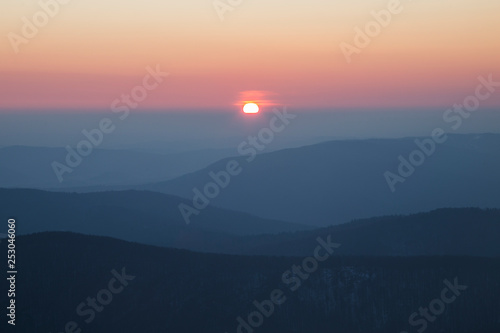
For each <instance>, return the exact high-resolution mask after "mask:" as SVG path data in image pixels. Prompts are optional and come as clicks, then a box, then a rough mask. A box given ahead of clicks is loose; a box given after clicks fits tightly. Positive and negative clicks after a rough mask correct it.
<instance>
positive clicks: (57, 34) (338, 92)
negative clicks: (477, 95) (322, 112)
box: [0, 0, 500, 112]
mask: <svg viewBox="0 0 500 333" xmlns="http://www.w3.org/2000/svg"><path fill="white" fill-rule="evenodd" d="M45 1H49V0H45ZM387 3H388V1H367V0H356V1H348V0H331V1H325V0H310V1H299V0H243V1H242V4H241V5H239V6H237V7H236V8H234V10H233V11H231V12H227V13H226V15H225V20H224V21H221V20H220V19H219V17H218V15H217V12H216V11H215V9H214V7H213V5H212V0H189V1H180V0H175V1H173V0H163V1H159V0H142V1H138V0H135V1H132V0H109V1H105V2H104V1H97V0H85V1H83V0H72V1H70V3H69V4H66V5H61V9H60V12H59V13H58V14H57V15H55V17H53V18H51V19H50V20H49V22H48V24H47V25H46V26H45V27H43V28H40V31H39V33H38V34H37V35H36V36H35V37H34V38H33V39H31V40H30V41H29V43H28V44H25V45H20V47H19V49H20V52H19V53H18V54H16V53H15V52H14V50H13V48H12V46H11V45H10V42H9V39H8V38H7V35H8V34H9V33H10V32H14V33H17V34H20V33H21V27H22V25H23V23H22V21H21V18H22V17H23V16H26V17H28V18H29V19H31V17H32V16H33V14H34V13H36V12H37V11H38V10H40V7H39V5H38V1H31V0H29V1H28V0H25V1H19V0H2V1H1V2H0V35H1V36H3V37H2V38H1V39H0V59H1V61H0V87H1V88H2V89H0V109H1V110H4V112H5V111H6V110H16V109H17V110H20V109H31V110H46V109H62V110H67V109H99V110H103V109H108V108H109V107H110V104H111V102H112V101H113V100H114V99H115V98H117V97H119V96H120V95H121V94H123V93H128V92H130V89H131V88H132V87H134V86H135V85H137V84H139V83H141V81H142V78H143V76H144V75H145V74H146V71H145V67H147V66H151V67H155V65H156V64H159V65H160V66H161V68H162V69H163V70H164V71H167V72H169V73H170V76H169V77H168V78H167V79H166V81H165V82H164V83H163V84H162V85H161V86H160V87H159V88H158V89H156V90H155V91H153V92H152V93H151V94H150V95H149V96H148V98H147V99H146V100H145V101H144V102H143V103H142V104H141V105H140V108H145V109H146V108H155V109H164V110H169V109H172V110H173V109H209V108H210V109H213V108H220V109H228V110H230V109H231V108H235V105H238V103H240V102H241V101H243V100H247V99H248V100H252V99H255V100H257V99H259V100H262V101H266V103H267V104H269V105H272V104H283V105H288V106H295V107H301V108H310V109H315V108H327V109H332V110H333V109H336V108H346V107H347V108H349V107H352V108H356V107H361V108H374V109H375V108H385V107H398V108H399V107H401V108H414V107H448V106H450V105H452V104H454V103H459V102H461V101H462V100H463V98H464V97H466V96H467V95H470V94H472V93H473V92H474V88H475V87H476V85H477V77H478V76H479V75H488V74H490V73H491V74H493V75H494V77H496V78H497V79H498V80H500V61H499V59H500V38H499V36H498V33H499V32H500V20H498V15H499V13H500V2H499V1H498V0H475V1H471V0H439V1H436V0H418V1H415V0H413V1H408V0H402V1H401V3H402V5H403V8H404V9H403V12H402V13H401V14H398V15H396V16H394V17H393V20H392V22H391V23H390V24H389V26H388V27H386V28H384V29H383V30H382V32H381V34H380V35H379V36H377V37H374V38H373V41H372V43H371V44H370V46H368V47H367V48H366V49H364V50H362V51H361V54H359V55H355V56H353V61H352V63H351V64H348V63H347V62H346V60H345V58H344V56H343V54H342V52H341V50H340V47H339V44H340V43H341V42H347V43H352V42H353V39H354V31H353V28H354V27H355V26H359V27H364V25H365V24H366V23H367V22H369V21H371V20H372V18H371V16H370V12H371V11H372V10H377V11H378V10H381V9H384V8H386V7H387ZM252 92H255V97H253V96H252V94H253V93H252ZM499 95H500V94H497V95H496V96H495V97H492V98H491V99H490V100H488V101H487V103H485V104H483V106H490V107H491V106H493V107H496V106H499V105H500V96H499Z"/></svg>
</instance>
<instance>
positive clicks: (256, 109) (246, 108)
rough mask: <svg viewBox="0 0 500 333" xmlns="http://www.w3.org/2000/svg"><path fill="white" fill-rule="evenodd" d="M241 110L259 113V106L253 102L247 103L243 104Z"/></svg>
mask: <svg viewBox="0 0 500 333" xmlns="http://www.w3.org/2000/svg"><path fill="white" fill-rule="evenodd" d="M243 112H245V113H259V106H258V105H257V104H255V103H247V104H245V106H243Z"/></svg>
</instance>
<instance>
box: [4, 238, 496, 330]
mask: <svg viewBox="0 0 500 333" xmlns="http://www.w3.org/2000/svg"><path fill="white" fill-rule="evenodd" d="M16 244H17V258H16V263H17V266H18V271H19V273H18V275H17V280H16V287H15V288H16V304H17V307H16V327H15V328H7V329H4V328H2V332H18V333H42V332H43V333H47V332H52V333H55V332H57V333H59V332H80V331H79V329H81V332H93V333H101V332H102V333H104V332H106V333H108V332H120V333H135V332H143V333H149V332H151V333H157V332H176V333H192V332H200V331H203V332H207V333H212V332H213V333H221V332H228V333H230V332H238V330H237V327H238V322H237V318H238V317H241V318H242V320H244V321H245V325H249V324H248V322H249V321H250V322H252V323H253V324H255V325H256V326H258V327H255V328H253V327H251V326H246V327H247V329H244V328H241V329H240V330H239V332H245V333H248V332H262V333H268V332H269V333H277V332H278V333H310V332H314V333H331V332H338V333H353V332H372V333H387V332H402V331H407V332H417V330H418V329H423V328H424V327H425V328H426V330H425V331H426V332H453V333H498V332H499V331H500V324H499V318H500V302H499V301H498V295H500V283H499V281H500V259H485V258H471V257H416V258H368V257H330V258H328V259H326V260H325V261H323V262H320V263H319V264H318V267H317V268H316V269H313V270H311V273H309V275H308V276H307V277H305V278H303V277H301V276H302V275H303V274H304V271H303V270H302V271H301V272H300V274H299V273H297V274H295V275H294V276H292V274H287V277H288V278H290V279H291V278H292V277H295V279H296V280H298V281H301V285H300V286H299V287H298V288H297V289H296V290H295V291H291V287H292V286H295V285H297V283H296V282H295V283H289V282H284V281H283V279H282V275H283V273H285V272H287V271H288V270H291V269H292V266H293V265H303V263H304V262H305V261H303V258H269V257H243V256H228V255H213V254H199V253H192V252H188V251H184V250H172V249H165V248H158V247H152V246H146V245H139V244H133V243H127V242H124V241H118V240H114V239H110V238H102V237H94V236H83V235H76V234H69V233H43V234H36V235H31V236H22V237H19V238H18V239H17V241H16ZM0 248H1V249H2V252H3V253H6V243H5V242H2V244H1V245H0ZM310 250H311V251H310V254H309V255H310V256H312V255H313V253H314V250H315V248H314V247H313V248H311V249H310ZM326 253H327V252H326V250H321V251H320V252H318V254H320V255H321V256H323V255H325V254H326ZM306 265H310V263H309V264H306ZM308 267H309V268H311V267H313V266H308ZM313 268H314V267H313ZM301 274H302V275H301ZM3 281H4V282H3V283H2V284H1V285H2V289H3V290H7V285H6V281H5V279H4V280H3ZM275 290H280V291H281V293H278V294H279V296H280V297H277V295H278V294H276V292H277V291H275ZM273 291H275V294H274V299H275V300H280V301H281V302H278V303H279V305H277V304H275V305H273V306H272V307H271V306H269V303H268V302H266V300H268V299H269V298H270V295H271V294H272V293H273ZM0 300H1V302H2V304H6V301H7V300H6V293H2V294H1V296H0ZM254 301H257V302H256V303H257V305H255V304H253V303H254ZM262 304H264V307H263V308H262V307H261V305H262ZM258 308H261V310H258ZM271 309H272V310H271ZM4 311H5V310H4ZM256 311H261V312H264V313H265V315H262V314H259V312H256ZM249 315H250V318H249ZM409 318H410V320H412V322H413V323H414V324H413V325H411V324H410V323H409ZM425 318H427V319H425ZM5 322H6V320H5V316H4V319H3V320H2V323H1V325H2V327H4V325H5ZM257 324H260V325H257ZM242 327H244V326H242ZM422 332H423V330H422Z"/></svg>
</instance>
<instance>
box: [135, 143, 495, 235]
mask: <svg viewBox="0 0 500 333" xmlns="http://www.w3.org/2000/svg"><path fill="white" fill-rule="evenodd" d="M499 147H500V135H497V134H481V135H475V134H474V135H451V134H448V139H447V141H446V142H445V143H443V144H441V145H437V146H436V150H435V152H434V153H433V154H432V155H431V156H430V157H427V158H426V159H425V162H424V163H423V164H422V165H421V166H419V167H417V168H415V169H416V170H415V171H414V173H413V174H412V175H411V176H410V177H408V178H406V180H405V182H404V183H399V184H397V185H396V192H395V193H393V192H391V189H390V187H389V185H388V183H387V182H386V179H385V177H384V174H385V172H387V171H390V172H393V173H397V172H398V171H397V170H398V165H399V164H400V161H399V160H398V156H402V157H403V158H406V159H408V156H409V155H410V154H411V153H412V152H413V151H414V150H416V148H417V145H416V144H415V138H404V139H372V140H344V141H330V142H325V143H320V144H315V145H310V146H304V147H300V148H292V149H284V150H280V151H276V152H271V153H266V154H262V155H259V156H257V158H256V159H255V160H254V161H251V162H247V161H246V158H247V157H246V156H240V157H234V158H226V159H223V160H221V161H218V162H216V163H214V164H212V165H210V166H208V167H207V168H204V169H202V170H199V171H196V172H193V173H190V174H186V175H184V176H181V177H179V178H176V179H173V180H169V181H165V182H159V183H153V184H148V185H143V186H137V187H134V188H136V189H141V190H149V191H157V192H161V193H167V194H172V195H177V196H180V197H183V198H187V199H189V200H192V198H193V196H194V194H193V189H195V188H197V189H201V190H202V189H203V186H205V184H207V183H209V182H211V181H212V179H211V178H210V176H209V173H210V172H218V171H220V170H224V169H225V166H226V164H227V163H228V161H230V160H236V161H238V162H239V164H240V165H241V166H242V168H243V171H242V172H241V174H239V175H238V176H235V177H233V178H232V179H231V183H230V185H229V186H228V187H227V188H225V189H223V190H221V192H220V194H219V195H218V196H217V197H215V198H214V199H212V200H211V204H213V205H216V206H218V207H222V208H227V209H232V210H236V211H241V212H247V213H251V214H253V215H257V216H261V217H266V218H271V219H278V220H284V221H291V222H296V223H302V224H309V225H314V226H326V225H329V224H339V223H345V222H348V221H350V220H353V219H359V218H370V217H373V216H385V215H392V214H411V213H418V212H422V211H430V210H433V209H437V208H442V207H457V208H458V207H483V208H488V207H489V208H500V173H499V172H498V170H500V150H499Z"/></svg>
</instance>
